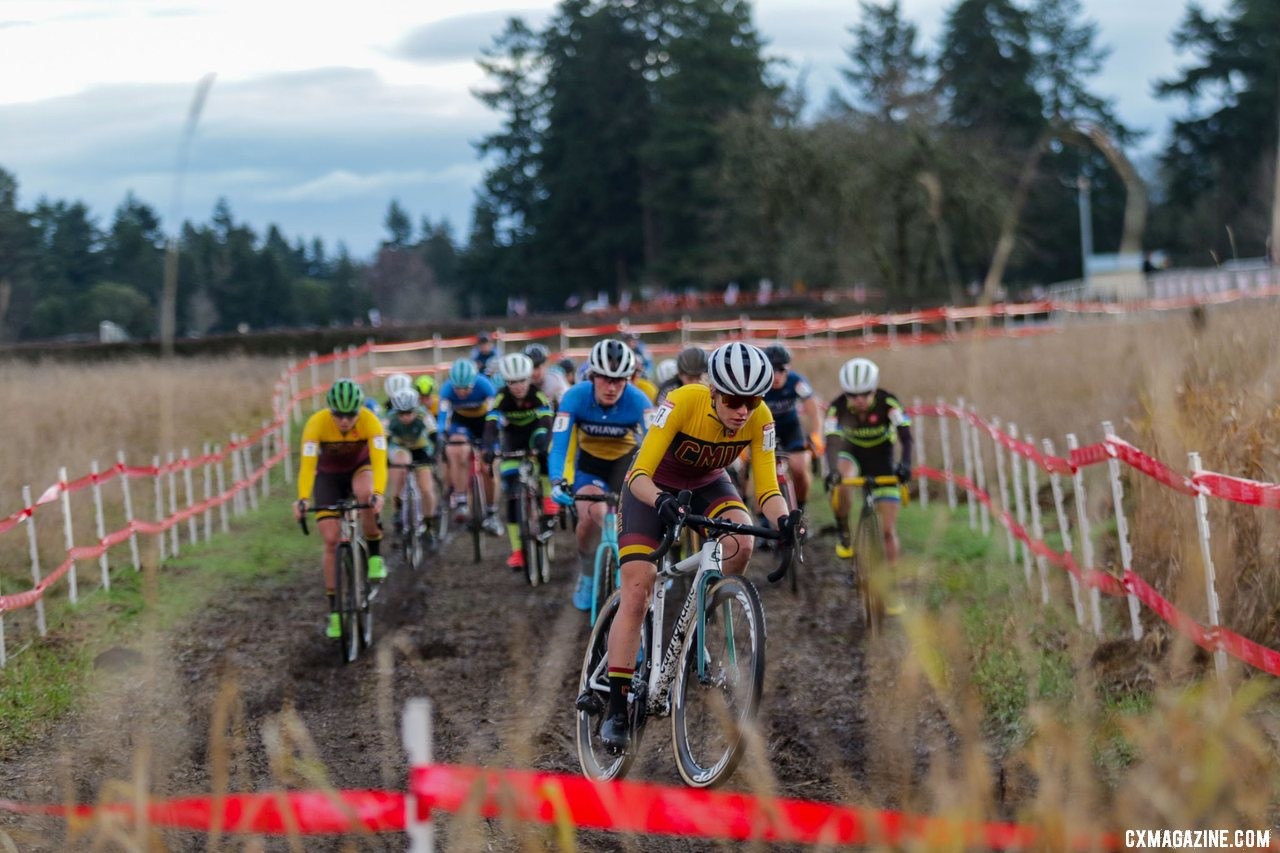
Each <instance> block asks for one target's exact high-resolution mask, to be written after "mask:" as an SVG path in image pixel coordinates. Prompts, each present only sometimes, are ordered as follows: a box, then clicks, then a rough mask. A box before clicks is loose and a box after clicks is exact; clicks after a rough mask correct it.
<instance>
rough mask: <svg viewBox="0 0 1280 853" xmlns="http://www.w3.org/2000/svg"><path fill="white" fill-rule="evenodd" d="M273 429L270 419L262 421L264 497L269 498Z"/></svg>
mask: <svg viewBox="0 0 1280 853" xmlns="http://www.w3.org/2000/svg"><path fill="white" fill-rule="evenodd" d="M272 435H274V433H272V431H271V424H270V422H269V421H263V422H262V469H263V470H262V497H263V499H264V500H265V499H267V498H269V497H271V468H270V467H269V466H270V460H271V436H272Z"/></svg>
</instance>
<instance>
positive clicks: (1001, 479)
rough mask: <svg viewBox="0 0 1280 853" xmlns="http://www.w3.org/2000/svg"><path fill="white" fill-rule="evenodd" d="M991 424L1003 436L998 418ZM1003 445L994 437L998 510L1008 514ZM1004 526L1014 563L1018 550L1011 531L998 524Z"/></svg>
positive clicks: (1010, 556) (1007, 479)
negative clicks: (998, 489) (998, 499)
mask: <svg viewBox="0 0 1280 853" xmlns="http://www.w3.org/2000/svg"><path fill="white" fill-rule="evenodd" d="M991 426H992V427H994V428H995V431H996V434H997V435H1000V436H1003V435H1004V433H1003V431H1002V430H1001V429H1000V419H999V418H992V419H991ZM1004 454H1005V446H1004V442H1002V441H1000V439H999V438H997V439H996V484H997V485H998V486H999V488H1000V512H1001V513H1003V514H1005V515H1008V513H1009V477H1008V474H1006V473H1005V466H1004ZM1000 526H1001V527H1003V528H1004V541H1005V544H1006V545H1007V546H1008V547H1009V562H1010V563H1016V562H1017V561H1018V551H1017V544H1016V540H1015V538H1014V535H1013V531H1012V530H1010V529H1009V528H1008V526H1007V525H1003V524H1002V525H1000Z"/></svg>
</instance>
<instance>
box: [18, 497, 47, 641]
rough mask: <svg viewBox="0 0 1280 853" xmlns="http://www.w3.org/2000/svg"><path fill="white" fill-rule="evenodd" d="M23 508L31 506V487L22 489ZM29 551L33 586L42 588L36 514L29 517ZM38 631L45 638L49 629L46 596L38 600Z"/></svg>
mask: <svg viewBox="0 0 1280 853" xmlns="http://www.w3.org/2000/svg"><path fill="white" fill-rule="evenodd" d="M22 506H23V507H24V508H25V507H29V506H31V487H30V486H23V487H22ZM27 550H28V551H29V552H30V553H31V586H32V588H33V589H34V588H36V587H38V586H40V579H41V574H40V542H39V540H38V539H37V538H36V514H35V513H34V512H32V513H31V515H29V516H27ZM36 630H37V631H39V632H40V636H41V637H43V636H44V635H45V634H46V633H47V631H48V628H47V627H46V626H45V621H44V596H40V597H39V598H37V599H36Z"/></svg>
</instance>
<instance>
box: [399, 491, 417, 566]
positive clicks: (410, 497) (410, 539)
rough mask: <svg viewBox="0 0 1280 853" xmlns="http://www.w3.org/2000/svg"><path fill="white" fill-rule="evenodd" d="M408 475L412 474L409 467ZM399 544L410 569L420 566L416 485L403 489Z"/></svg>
mask: <svg viewBox="0 0 1280 853" xmlns="http://www.w3.org/2000/svg"><path fill="white" fill-rule="evenodd" d="M409 476H410V477H412V476H414V471H413V469H409ZM401 510H402V513H403V514H402V515H401V518H400V524H401V531H402V532H401V534H400V537H401V544H402V545H403V547H404V560H405V562H406V563H408V564H409V570H410V571H417V570H418V569H419V568H421V567H422V537H421V536H419V535H418V524H419V523H420V522H421V521H422V498H421V495H420V493H419V492H418V487H417V486H416V485H414V486H409V487H407V488H406V489H405V497H404V501H403V502H402V505H401Z"/></svg>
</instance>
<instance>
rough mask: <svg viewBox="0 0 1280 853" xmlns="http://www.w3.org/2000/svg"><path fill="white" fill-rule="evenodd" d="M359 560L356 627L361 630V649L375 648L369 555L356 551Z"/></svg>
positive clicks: (356, 569)
mask: <svg viewBox="0 0 1280 853" xmlns="http://www.w3.org/2000/svg"><path fill="white" fill-rule="evenodd" d="M354 553H355V556H356V558H357V564H356V567H355V578H356V596H355V600H356V626H357V627H358V628H359V629H360V631H359V633H360V646H361V648H365V649H371V648H373V608H372V606H371V603H372V600H371V589H372V587H371V586H370V585H369V574H368V571H369V554H368V552H367V551H365V550H364V548H360V549H356V550H354Z"/></svg>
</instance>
